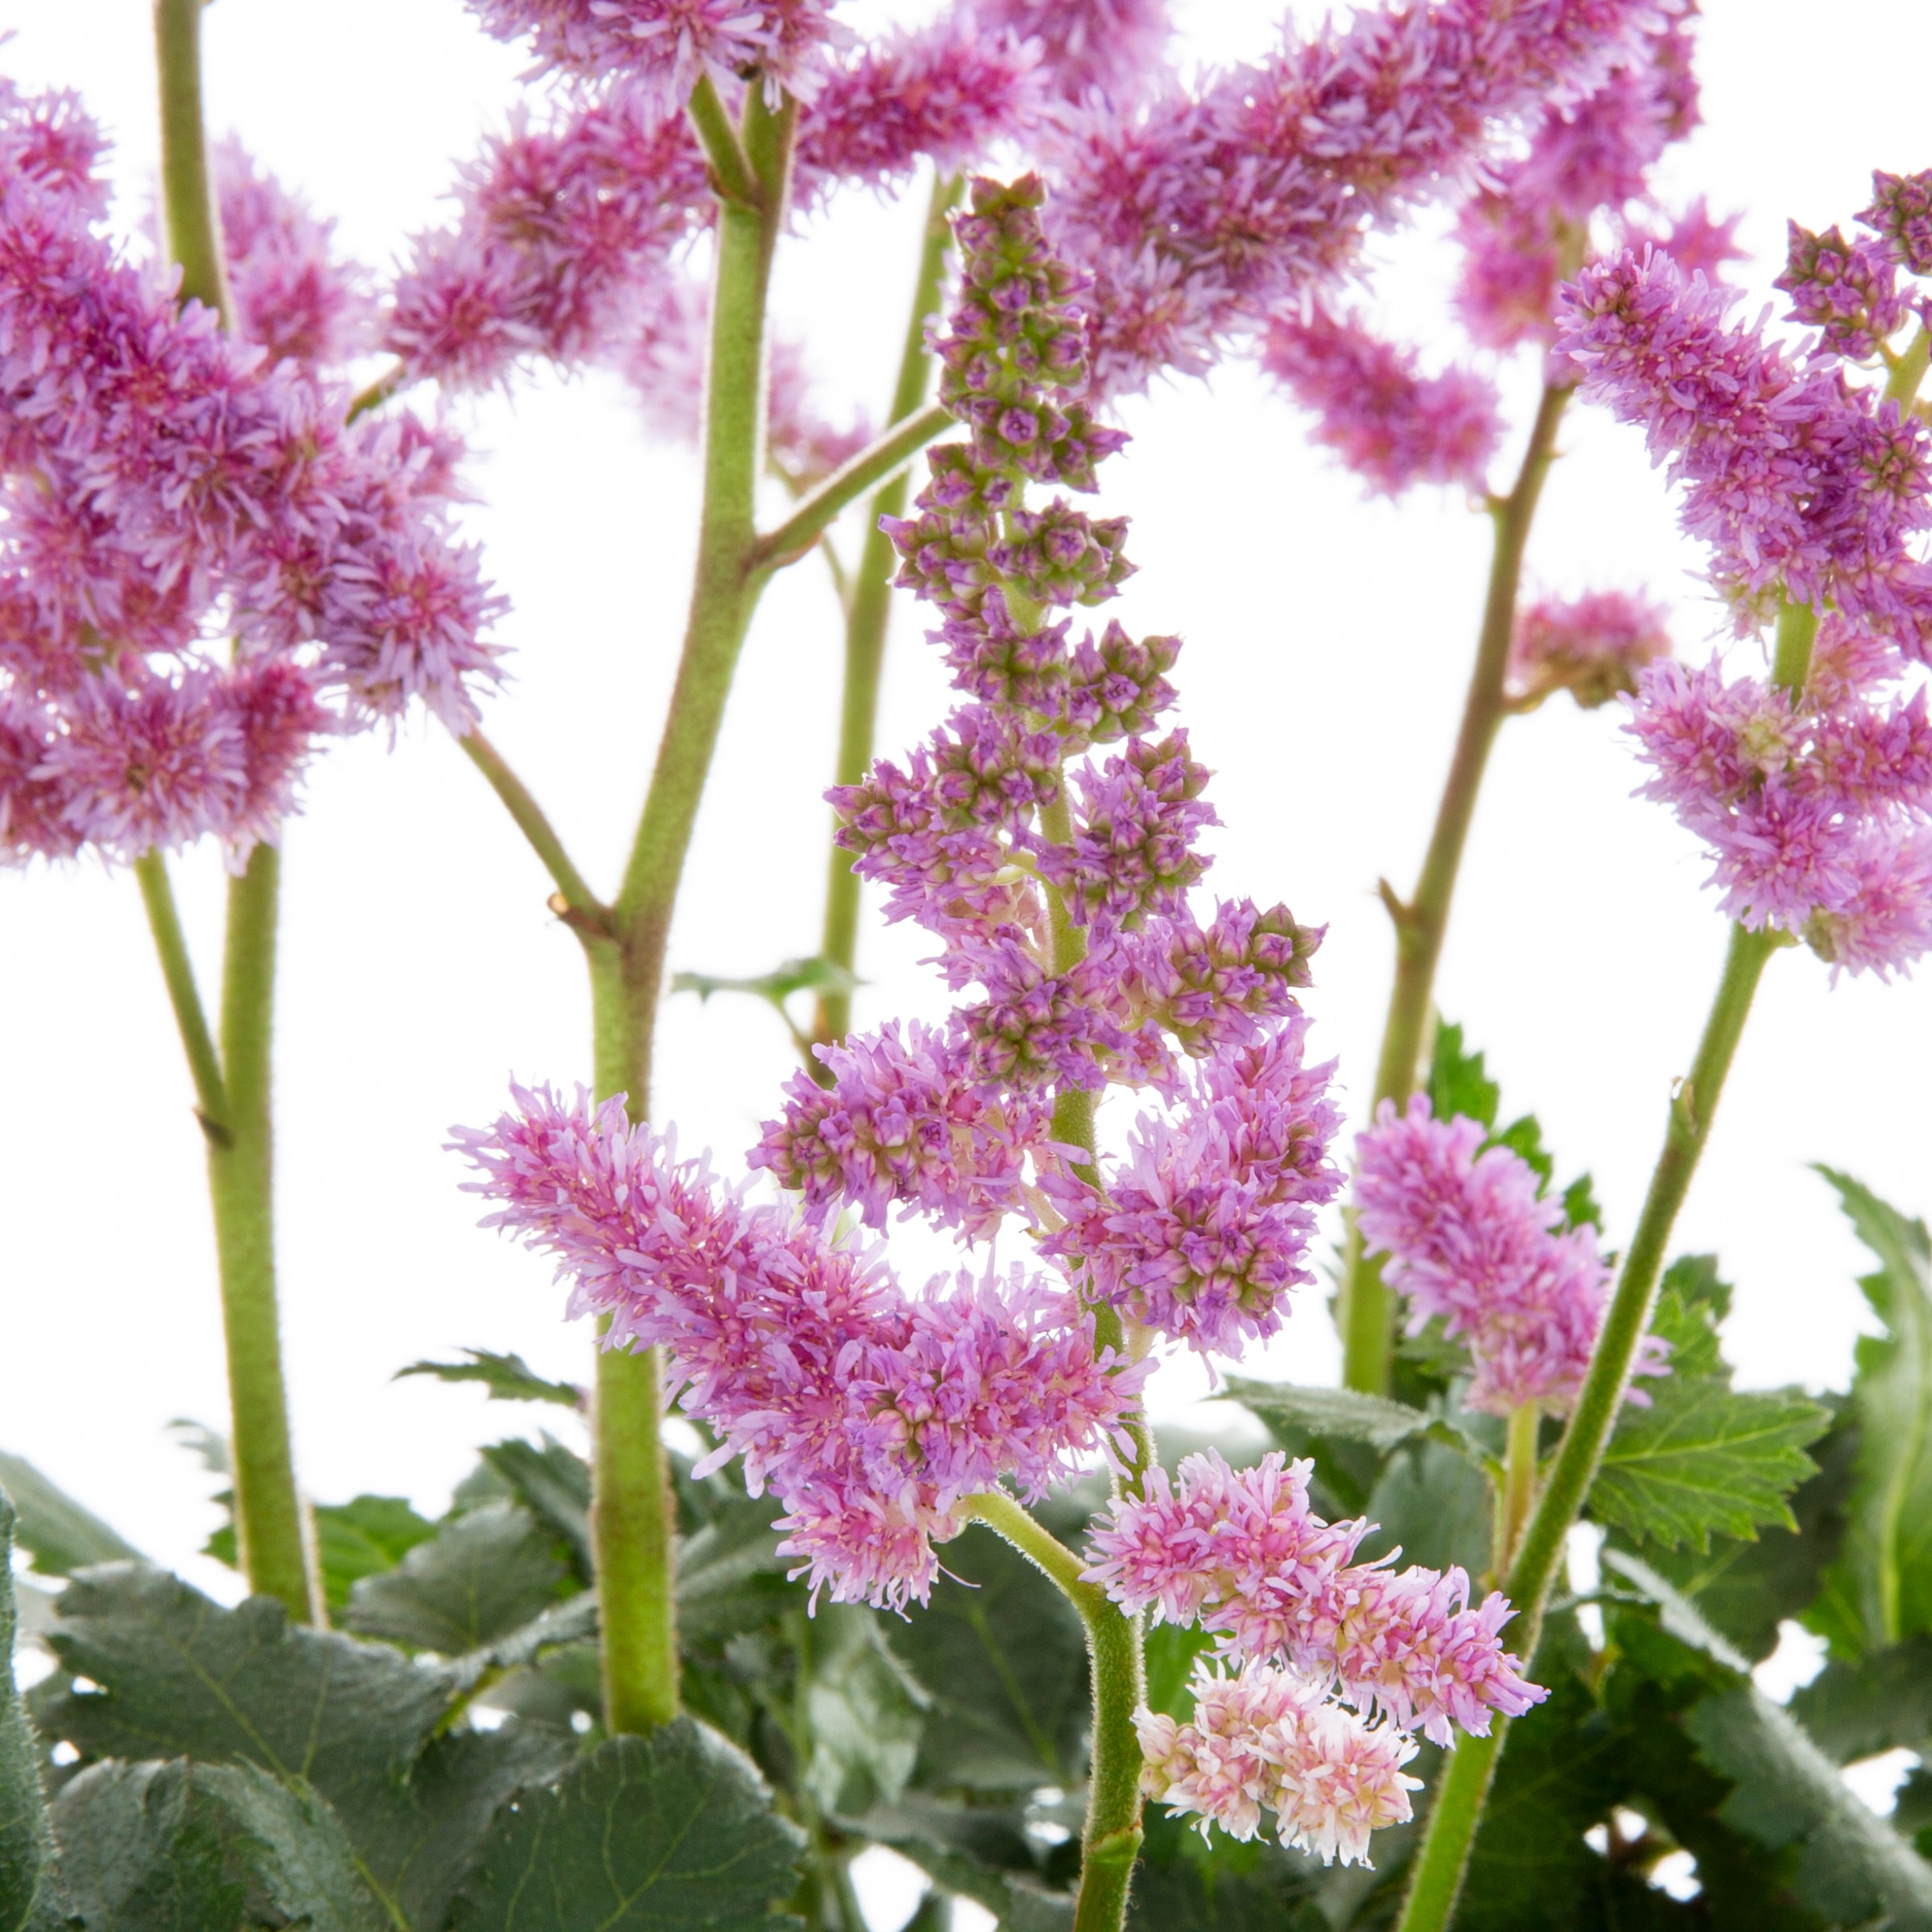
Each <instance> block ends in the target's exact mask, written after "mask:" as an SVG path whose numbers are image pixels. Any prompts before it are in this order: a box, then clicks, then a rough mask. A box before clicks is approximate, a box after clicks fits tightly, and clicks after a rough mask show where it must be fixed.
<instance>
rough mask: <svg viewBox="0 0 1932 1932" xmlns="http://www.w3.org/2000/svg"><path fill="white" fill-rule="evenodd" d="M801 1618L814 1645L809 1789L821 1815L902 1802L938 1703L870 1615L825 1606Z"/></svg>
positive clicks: (852, 1813) (848, 1814)
mask: <svg viewBox="0 0 1932 1932" xmlns="http://www.w3.org/2000/svg"><path fill="white" fill-rule="evenodd" d="M799 1624H801V1626H803V1631H802V1634H803V1637H804V1639H805V1641H806V1643H807V1644H808V1645H809V1646H810V1653H809V1654H810V1671H809V1675H808V1678H807V1683H806V1687H805V1703H806V1714H807V1720H808V1724H809V1728H810V1732H811V1757H810V1760H809V1761H808V1762H807V1765H806V1767H805V1780H804V1781H805V1785H806V1787H807V1790H809V1791H810V1792H811V1795H812V1797H813V1798H815V1800H816V1801H817V1803H818V1806H819V1810H821V1811H824V1812H827V1813H828V1814H831V1815H832V1816H835V1817H839V1818H857V1817H858V1816H860V1815H861V1814H863V1813H865V1812H867V1811H869V1810H872V1808H873V1806H875V1805H890V1804H894V1803H896V1802H898V1798H899V1794H900V1793H901V1792H902V1791H903V1790H905V1789H906V1780H907V1779H908V1778H909V1777H911V1775H912V1769H913V1765H914V1763H915V1762H916V1761H917V1759H918V1757H919V1735H920V1733H921V1732H922V1731H923V1729H924V1728H925V1713H926V1711H927V1707H928V1706H929V1705H930V1704H931V1699H930V1698H928V1697H927V1695H926V1693H925V1691H923V1689H922V1688H921V1687H920V1686H919V1684H918V1682H916V1681H915V1680H914V1678H913V1676H912V1674H911V1673H910V1671H909V1670H907V1669H906V1666H904V1665H903V1664H902V1663H901V1662H899V1660H898V1657H895V1656H894V1654H893V1653H892V1651H891V1650H890V1649H889V1648H888V1647H887V1645H886V1638H885V1635H884V1633H883V1632H882V1630H881V1628H880V1624H879V1620H878V1619H877V1617H876V1616H873V1614H872V1612H870V1611H869V1610H865V1609H863V1608H859V1607H858V1606H856V1605H851V1604H824V1605H821V1606H820V1607H819V1613H818V1615H817V1616H815V1617H813V1618H811V1619H810V1620H809V1621H807V1620H806V1619H803V1618H801V1619H799Z"/></svg>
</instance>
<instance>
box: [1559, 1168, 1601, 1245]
mask: <svg viewBox="0 0 1932 1932" xmlns="http://www.w3.org/2000/svg"><path fill="white" fill-rule="evenodd" d="M1563 1225H1564V1226H1565V1227H1566V1228H1596V1230H1597V1232H1599V1233H1601V1232H1603V1226H1604V1211H1603V1209H1602V1208H1600V1207H1599V1206H1598V1205H1597V1200H1596V1188H1595V1187H1594V1186H1593V1185H1592V1184H1591V1179H1590V1177H1589V1175H1588V1174H1579V1175H1578V1176H1577V1177H1576V1179H1575V1180H1573V1181H1572V1182H1571V1183H1570V1185H1569V1186H1568V1187H1566V1188H1565V1189H1564V1190H1563Z"/></svg>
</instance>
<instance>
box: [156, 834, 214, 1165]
mask: <svg viewBox="0 0 1932 1932" xmlns="http://www.w3.org/2000/svg"><path fill="white" fill-rule="evenodd" d="M134 877H135V879H136V881H138V883H139V885H140V887H141V899H142V904H143V905H144V906H147V924H148V930H149V931H151V932H152V933H153V935H155V952H156V953H157V954H158V955H159V958H160V960H161V977H162V979H163V981H164V982H165V983H166V985H167V998H168V1004H169V1005H171V1006H172V1007H173V1008H174V1009H175V1026H177V1027H179V1028H180V1033H181V1047H182V1051H184V1053H186V1055H188V1072H189V1074H190V1075H191V1076H192V1078H193V1080H194V1083H195V1117H196V1119H197V1120H198V1121H200V1123H201V1131H202V1132H203V1133H205V1134H206V1135H207V1136H208V1138H209V1139H210V1140H211V1141H216V1140H221V1141H225V1140H227V1139H228V1138H229V1131H228V1128H227V1126H226V1125H225V1121H226V1117H227V1114H228V1092H227V1089H226V1088H225V1086H224V1084H223V1083H222V1079H221V1055H219V1054H218V1053H217V1052H216V1051H215V1039H214V1035H213V1034H212V1033H210V1032H209V1031H208V1015H207V1013H205V1012H204V1010H203V1009H202V1005H201V992H200V988H199V987H198V986H196V984H195V968H194V962H193V961H192V960H191V959H189V957H188V939H187V936H186V935H184V933H183V931H182V930H181V914H180V910H178V909H177V908H176V906H175V889H174V886H173V885H172V884H171V882H170V881H169V879H168V876H167V860H165V859H164V858H163V857H162V856H161V854H160V853H159V852H142V855H141V856H140V857H139V858H138V859H136V860H135V861H134Z"/></svg>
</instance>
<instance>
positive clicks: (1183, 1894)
mask: <svg viewBox="0 0 1932 1932" xmlns="http://www.w3.org/2000/svg"><path fill="white" fill-rule="evenodd" d="M1145 1828H1146V1842H1145V1843H1144V1844H1143V1845H1142V1846H1141V1862H1140V1864H1139V1865H1138V1866H1137V1868H1136V1869H1135V1871H1134V1875H1133V1891H1132V1893H1130V1894H1129V1899H1128V1910H1127V1924H1128V1926H1129V1932H1290V1929H1292V1932H1303V1928H1306V1932H1327V1921H1326V1920H1325V1919H1324V1918H1323V1915H1322V1913H1321V1912H1320V1910H1319V1908H1318V1907H1317V1906H1316V1905H1315V1894H1316V1890H1317V1888H1318V1886H1319V1883H1320V1881H1321V1880H1322V1879H1323V1877H1324V1876H1326V1874H1325V1873H1324V1872H1323V1868H1322V1867H1321V1865H1320V1864H1318V1863H1317V1862H1316V1861H1315V1860H1314V1859H1311V1858H1307V1857H1304V1856H1302V1855H1301V1854H1300V1853H1298V1852H1284V1851H1283V1850H1282V1848H1281V1847H1279V1846H1278V1845H1274V1844H1270V1843H1268V1842H1267V1840H1266V1839H1256V1840H1254V1841H1253V1842H1251V1843H1246V1844H1240V1843H1236V1842H1235V1841H1234V1840H1233V1839H1230V1838H1228V1836H1227V1835H1226V1834H1225V1833H1224V1832H1220V1831H1216V1833H1215V1834H1214V1835H1213V1836H1212V1839H1206V1840H1203V1838H1202V1837H1201V1835H1200V1834H1199V1832H1198V1831H1195V1829H1194V1828H1193V1827H1192V1826H1191V1825H1189V1824H1186V1823H1183V1822H1182V1821H1181V1820H1180V1819H1179V1818H1169V1817H1167V1816H1166V1814H1164V1813H1163V1812H1162V1811H1160V1810H1157V1809H1155V1808H1154V1807H1153V1806H1150V1807H1149V1810H1148V1814H1147V1817H1146V1821H1145ZM1376 1852H1377V1857H1378V1858H1379V1857H1380V1856H1381V1852H1382V1846H1381V1843H1380V1842H1379V1840H1378V1842H1377V1847H1376ZM1302 1913H1306V1914H1307V1916H1306V1917H1305V1918H1304V1917H1302V1916H1301V1914H1302Z"/></svg>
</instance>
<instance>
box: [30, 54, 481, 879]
mask: <svg viewBox="0 0 1932 1932" xmlns="http://www.w3.org/2000/svg"><path fill="white" fill-rule="evenodd" d="M99 148H100V143H99V142H98V140H97V138H95V137H94V136H93V134H92V133H91V130H87V129H86V127H85V123H84V122H82V120H81V117H80V116H79V115H78V114H77V112H76V110H75V109H73V107H72V103H71V102H69V101H65V100H64V99H56V100H54V101H35V100H29V99H27V98H24V97H21V96H19V94H17V93H14V92H12V91H11V90H7V91H6V92H5V93H0V513H3V520H4V527H3V530H0V854H3V855H4V856H5V857H6V859H7V860H9V861H14V862H19V861H24V860H25V859H27V857H31V856H32V855H34V854H35V853H39V854H41V855H43V856H45V857H64V856H67V855H68V854H71V853H72V852H76V851H78V850H79V849H81V848H83V847H84V846H92V847H93V848H95V849H96V850H97V851H99V852H101V853H103V854H104V855H105V856H107V857H112V858H120V859H132V858H135V857H139V856H140V855H141V854H142V853H143V852H148V851H150V850H151V849H154V848H156V847H168V846H173V845H178V844H184V843H186V842H187V841H188V840H192V839H195V838H196V837H199V836H203V835H204V834H212V835H213V836H215V837H217V838H218V839H220V840H223V841H224V842H225V844H227V845H228V846H229V849H230V852H231V855H232V856H233V857H235V858H236V859H237V860H238V859H239V858H240V857H242V855H243V854H245V853H246V851H247V850H248V849H249V848H250V847H251V846H252V845H254V843H255V842H256V841H257V840H261V839H264V838H272V837H273V836H275V831H276V828H277V826H278V824H279V821H280V819H282V817H283V815H285V814H286V813H287V811H289V810H291V808H292V805H293V802H294V794H295V786H296V782H297V780H298V778H299V774H300V773H301V770H302V769H303V765H304V763H305V762H306V760H307V758H308V755H309V753H310V751H311V749H312V746H313V745H314V743H315V741H316V739H317V737H320V736H321V735H323V734H325V733H331V732H334V731H338V730H341V729H344V728H345V727H348V726H353V725H361V724H365V723H367V722H369V720H373V719H374V718H377V717H390V718H394V716H397V715H398V714H399V713H400V712H402V710H403V708H404V707H405V706H406V705H407V704H408V703H409V702H410V701H411V700H413V699H420V700H422V701H423V703H424V704H427V706H429V707H430V708H431V709H432V710H434V711H436V712H437V713H438V714H439V715H440V716H441V717H443V718H444V720H445V721H446V722H448V724H449V725H451V727H452V729H455V730H456V731H458V732H462V731H466V730H467V729H469V727H470V725H472V724H473V722H474V720H475V717H476V700H475V696H474V695H473V687H476V686H477V685H478V684H481V683H487V682H489V680H491V679H493V677H494V675H495V670H494V658H495V652H494V650H493V647H492V646H490V645H489V643H488V642H485V631H486V630H487V628H488V626H489V623H490V622H491V621H492V620H493V617H495V615H496V613H497V611H498V609H500V607H501V601H500V600H499V599H497V598H496V597H493V595H492V594H491V592H489V588H488V587H487V586H486V585H485V584H484V583H483V582H482V581H481V578H480V576H479V574H478V571H477V559H476V556H475V554H474V552H473V551H470V550H469V549H467V548H464V547H461V546H460V545H458V544H457V543H455V542H454V541H453V540H452V535H451V533H450V530H449V526H448V521H447V512H448V506H449V505H450V503H451V502H452V499H453V497H454V495H455V487H454V484H453V481H452V473H453V465H454V457H455V453H456V447H455V444H454V443H453V441H452V439H451V438H449V437H448V436H447V435H445V434H444V432H442V431H437V430H434V429H431V428H430V427H427V426H426V425H424V424H423V423H419V422H417V421H415V420H414V419H411V418H407V417H391V418H390V419H386V420H382V421H380V422H378V421H376V420H374V419H368V420H364V421H361V422H357V423H350V422H348V421H347V420H346V419H345V417H346V411H347V404H348V399H349V398H348V394H347V392H346V390H344V389H342V388H341V387H339V386H335V385H334V384H332V383H330V382H328V381H327V380H326V379H324V378H322V377H321V376H319V375H318V374H317V373H316V371H315V370H314V369H312V367H309V366H308V365H306V362H305V360H304V359H305V358H306V357H308V356H309V355H311V354H316V355H323V354H332V353H339V352H341V350H343V349H345V348H346V347H349V346H353V330H351V329H350V328H349V322H350V320H351V311H352V309H353V287H352V286H351V284H350V283H349V280H348V279H346V278H345V275H344V274H343V273H342V271H341V270H339V269H338V268H337V267H336V266H335V265H333V264H332V263H331V262H330V261H329V259H328V255H327V251H326V248H325V246H324V244H325V242H326V235H325V233H324V231H322V230H321V229H320V228H319V227H317V226H316V225H315V224H314V223H312V221H309V220H308V217H306V215H305V214H303V213H302V212H301V211H300V210H299V208H295V206H294V204H291V202H290V201H289V200H288V198H287V196H284V195H283V193H282V191H281V190H280V189H279V188H278V187H276V185H275V184H274V183H273V182H272V180H268V179H266V177H263V176H261V175H257V174H256V173H255V172H254V170H253V168H252V167H250V165H249V164H248V163H247V161H246V157H245V156H241V155H237V154H236V153H234V152H233V151H230V152H228V153H227V154H225V156H224V158H223V160H222V163H221V167H222V169H223V171H224V172H225V175H226V177H227V179H228V181H229V191H230V192H229V199H230V200H232V201H233V202H234V203H235V204H236V208H237V219H236V229H237V237H238V239H239V241H240V242H241V244H242V248H243V250H244V252H243V253H242V255H241V256H240V257H239V258H237V264H236V266H237V273H236V275H235V283H236V287H237V294H238V295H239V296H240V298H241V299H242V313H243V318H244V321H245V323H246V326H247V328H249V329H250V332H253V333H254V334H256V335H258V336H259V337H260V338H261V341H260V343H250V342H247V341H241V340H237V339H236V338H234V337H232V336H225V335H224V334H223V333H222V332H221V329H220V328H219V327H218V325H217V320H216V318H215V316H213V314H212V313H210V312H208V310H207V309H205V308H203V307H201V306H200V304H199V303H189V304H188V305H187V306H186V308H180V309H178V308H177V305H176V301H175V283H174V281H173V279H172V278H171V277H170V276H168V275H164V274H163V273H161V272H159V271H158V270H149V269H142V268H138V267H136V266H134V265H133V264H132V263H130V262H129V261H128V260H126V258H124V257H123V255H122V254H121V252H120V251H119V250H118V248H117V247H116V246H115V245H114V243H113V242H111V241H109V239H108V238H106V237H105V236H104V235H103V234H101V233H100V232H99V230H98V221H99V218H100V211H101V208H103V207H104V205H105V199H106V196H105V189H104V188H103V185H102V184H101V182H100V180H98V179H97V177H96V176H95V175H94V174H93V163H94V159H95V157H96V156H97V154H98V152H99ZM264 344H266V345H274V346H275V350H276V353H277V354H278V355H279V356H280V357H282V359H281V360H279V361H275V362H273V363H272V364H271V362H270V359H269V356H268V353H266V349H265V348H264V346H262V345H264ZM228 639H233V640H234V642H235V646H236V647H235V649H234V650H233V652H232V654H231V653H230V652H229V651H228V650H223V649H221V646H222V645H223V644H224V642H225V641H226V640H228Z"/></svg>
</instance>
